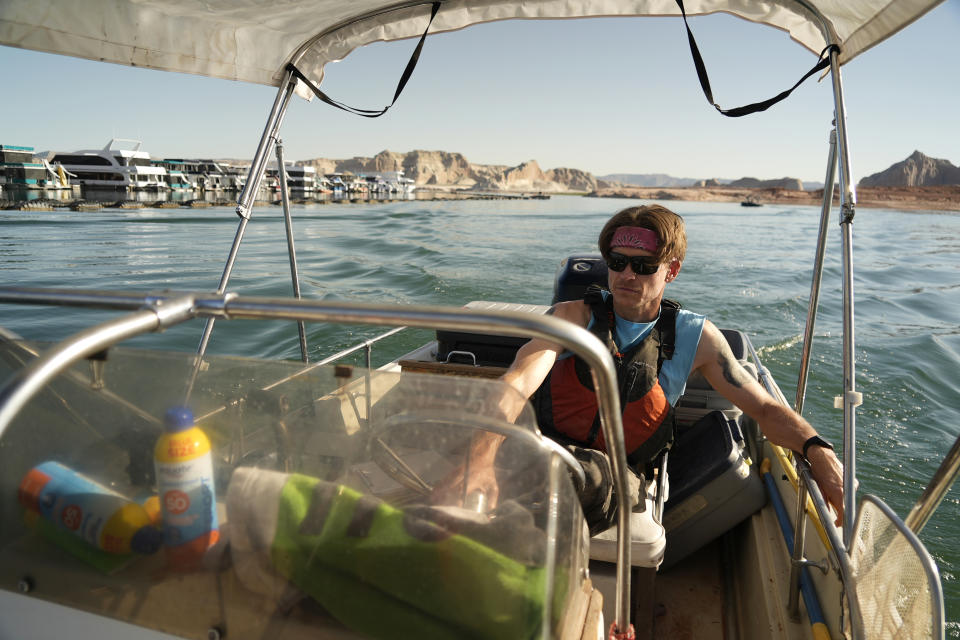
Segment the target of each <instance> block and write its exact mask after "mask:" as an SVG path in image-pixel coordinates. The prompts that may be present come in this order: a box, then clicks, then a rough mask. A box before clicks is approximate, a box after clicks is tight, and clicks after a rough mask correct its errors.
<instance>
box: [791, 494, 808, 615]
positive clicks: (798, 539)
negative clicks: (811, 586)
mask: <svg viewBox="0 0 960 640" xmlns="http://www.w3.org/2000/svg"><path fill="white" fill-rule="evenodd" d="M806 506H807V485H806V483H803V482H798V483H797V510H796V518H795V520H794V526H793V554H792V555H791V558H790V595H789V596H788V600H787V611H788V613H789V614H790V619H791V620H793V621H794V622H799V621H800V573H801V571H800V569H801V567H802V566H803V565H802V564H801V562H802V561H803V547H804V544H805V538H806V533H807V527H806V524H807V517H806V516H807V509H806Z"/></svg>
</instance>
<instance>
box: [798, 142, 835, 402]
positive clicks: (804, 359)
mask: <svg viewBox="0 0 960 640" xmlns="http://www.w3.org/2000/svg"><path fill="white" fill-rule="evenodd" d="M836 175H837V130H836V128H834V129H831V130H830V153H829V155H828V159H827V175H826V177H825V178H824V180H823V206H822V207H821V209H820V232H819V235H818V236H817V255H816V257H815V258H814V264H813V280H812V282H811V283H810V301H809V303H808V304H807V326H806V329H805V331H804V334H803V352H802V354H801V355H800V376H799V378H797V399H796V404H795V406H794V408H795V409H796V411H797V413H799V414H801V415H803V401H804V399H805V398H806V395H807V376H808V375H809V372H810V356H811V353H812V351H813V333H814V327H815V325H816V322H817V309H818V307H819V306H820V288H821V284H822V282H823V256H824V254H825V253H826V248H827V225H828V224H829V222H830V208H831V207H832V206H833V183H834V180H835V179H836Z"/></svg>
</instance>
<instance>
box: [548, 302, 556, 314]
mask: <svg viewBox="0 0 960 640" xmlns="http://www.w3.org/2000/svg"><path fill="white" fill-rule="evenodd" d="M556 312H557V307H556V305H554V306H552V307H550V308H549V309H547V315H548V316H552V315H553V314H555V313H556Z"/></svg>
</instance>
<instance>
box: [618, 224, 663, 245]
mask: <svg viewBox="0 0 960 640" xmlns="http://www.w3.org/2000/svg"><path fill="white" fill-rule="evenodd" d="M659 245H660V239H659V238H658V237H657V232H656V231H654V230H653V229H645V228H644V227H618V228H617V230H616V231H614V232H613V239H612V240H610V248H611V249H616V248H617V247H633V248H634V249H646V250H647V251H656V250H657V247H658V246H659Z"/></svg>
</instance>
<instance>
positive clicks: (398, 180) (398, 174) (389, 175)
mask: <svg viewBox="0 0 960 640" xmlns="http://www.w3.org/2000/svg"><path fill="white" fill-rule="evenodd" d="M380 175H381V176H382V177H383V179H384V180H385V181H386V182H387V184H388V185H390V191H391V192H393V193H413V191H414V189H416V188H417V183H416V182H414V180H413V179H412V178H406V177H404V175H403V171H381V172H380Z"/></svg>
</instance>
